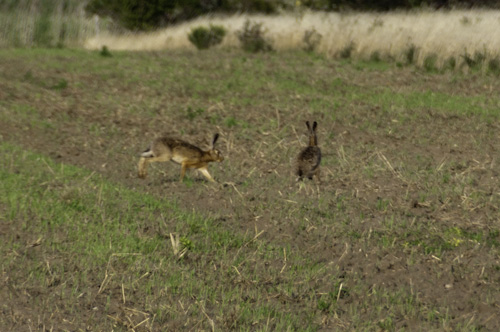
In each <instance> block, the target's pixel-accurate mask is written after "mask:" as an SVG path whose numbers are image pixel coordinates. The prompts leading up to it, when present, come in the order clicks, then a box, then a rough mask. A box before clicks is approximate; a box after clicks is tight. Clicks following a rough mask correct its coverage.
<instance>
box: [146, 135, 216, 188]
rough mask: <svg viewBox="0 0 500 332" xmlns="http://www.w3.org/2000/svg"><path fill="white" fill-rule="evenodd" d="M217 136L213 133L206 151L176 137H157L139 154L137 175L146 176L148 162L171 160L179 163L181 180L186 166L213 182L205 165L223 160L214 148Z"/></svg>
mask: <svg viewBox="0 0 500 332" xmlns="http://www.w3.org/2000/svg"><path fill="white" fill-rule="evenodd" d="M218 138H219V134H215V135H214V138H213V140H212V146H211V148H210V150H208V151H203V150H202V149H200V148H199V147H197V146H194V145H192V144H190V143H188V142H185V141H183V140H180V139H177V138H172V137H168V136H164V137H160V138H157V139H155V140H154V141H153V143H152V144H151V146H150V147H149V148H148V149H147V150H146V151H144V152H143V153H141V155H140V156H141V159H140V160H139V177H140V178H141V179H144V178H146V176H147V174H148V172H147V168H148V164H149V163H152V162H156V161H169V160H171V161H173V162H176V163H178V164H180V165H181V178H180V181H181V182H182V179H183V178H184V174H185V173H186V169H187V168H196V169H198V170H199V171H200V172H201V173H202V174H203V175H204V176H205V177H206V178H207V179H208V180H209V181H211V182H215V180H214V179H213V178H212V176H211V175H210V173H208V169H207V165H208V163H209V162H212V161H218V162H221V161H223V160H224V157H223V156H222V154H221V153H220V152H219V150H216V149H215V148H214V146H215V142H217V139H218Z"/></svg>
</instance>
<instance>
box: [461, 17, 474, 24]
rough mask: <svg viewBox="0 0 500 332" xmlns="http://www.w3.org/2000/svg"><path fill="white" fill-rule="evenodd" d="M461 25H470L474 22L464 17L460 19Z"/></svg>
mask: <svg viewBox="0 0 500 332" xmlns="http://www.w3.org/2000/svg"><path fill="white" fill-rule="evenodd" d="M460 23H462V24H463V25H470V24H471V23H472V20H471V19H470V18H468V17H467V16H462V18H461V19H460Z"/></svg>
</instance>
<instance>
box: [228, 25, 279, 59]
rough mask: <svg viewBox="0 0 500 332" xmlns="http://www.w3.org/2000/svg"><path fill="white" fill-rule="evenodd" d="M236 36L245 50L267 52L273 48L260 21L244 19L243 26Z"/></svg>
mask: <svg viewBox="0 0 500 332" xmlns="http://www.w3.org/2000/svg"><path fill="white" fill-rule="evenodd" d="M237 36H238V39H239V41H240V42H241V45H242V47H243V49H244V50H245V51H247V52H251V53H257V52H269V51H272V49H273V47H272V42H271V41H270V40H268V39H267V38H266V37H265V30H264V28H263V27H262V23H257V22H251V21H249V20H247V21H245V24H244V26H243V28H242V29H241V30H240V31H238V32H237Z"/></svg>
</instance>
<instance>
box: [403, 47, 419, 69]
mask: <svg viewBox="0 0 500 332" xmlns="http://www.w3.org/2000/svg"><path fill="white" fill-rule="evenodd" d="M417 51H418V49H417V47H416V46H415V45H414V44H410V45H409V46H408V48H407V49H406V50H405V51H404V59H405V61H406V64H407V65H412V64H413V63H415V59H416V58H417Z"/></svg>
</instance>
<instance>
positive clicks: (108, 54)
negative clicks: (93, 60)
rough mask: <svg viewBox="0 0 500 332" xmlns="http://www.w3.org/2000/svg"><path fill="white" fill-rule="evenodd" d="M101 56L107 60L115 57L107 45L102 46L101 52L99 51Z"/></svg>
mask: <svg viewBox="0 0 500 332" xmlns="http://www.w3.org/2000/svg"><path fill="white" fill-rule="evenodd" d="M99 55H100V56H102V57H105V58H110V57H112V56H113V55H112V54H111V52H110V51H109V49H108V47H107V46H106V45H103V46H102V48H101V50H100V51H99Z"/></svg>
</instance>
